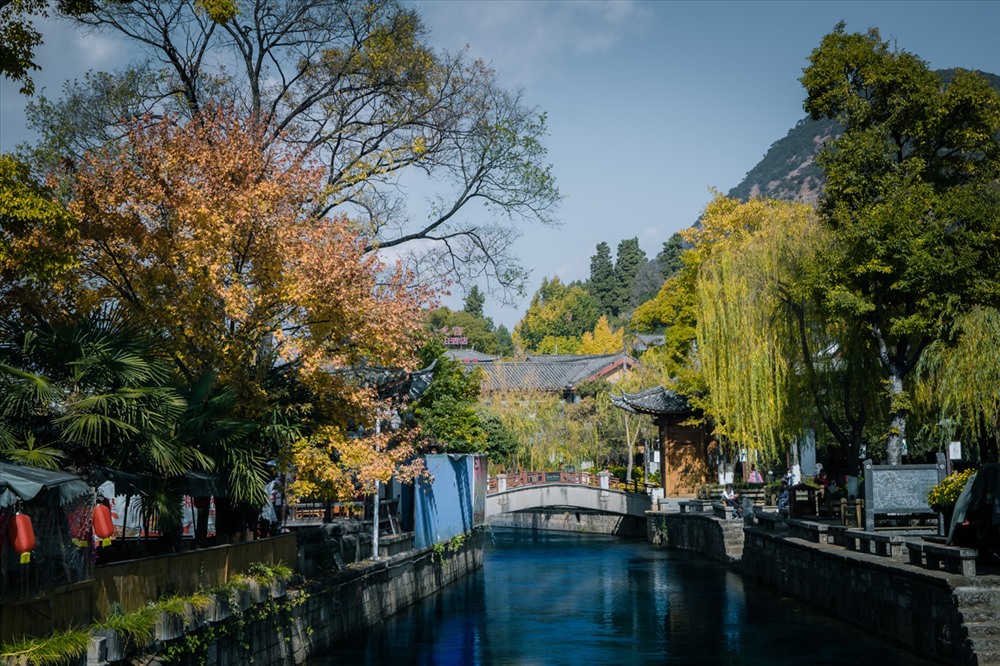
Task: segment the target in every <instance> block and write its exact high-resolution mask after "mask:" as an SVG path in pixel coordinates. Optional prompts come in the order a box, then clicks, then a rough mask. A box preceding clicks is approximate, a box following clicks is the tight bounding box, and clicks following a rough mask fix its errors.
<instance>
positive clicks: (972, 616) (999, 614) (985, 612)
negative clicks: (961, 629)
mask: <svg viewBox="0 0 1000 666" xmlns="http://www.w3.org/2000/svg"><path fill="white" fill-rule="evenodd" d="M959 611H960V612H961V614H962V620H963V621H964V622H965V623H966V624H968V623H975V622H992V623H995V624H996V623H1000V610H997V609H996V608H991V607H989V606H967V605H964V604H963V605H961V606H959Z"/></svg>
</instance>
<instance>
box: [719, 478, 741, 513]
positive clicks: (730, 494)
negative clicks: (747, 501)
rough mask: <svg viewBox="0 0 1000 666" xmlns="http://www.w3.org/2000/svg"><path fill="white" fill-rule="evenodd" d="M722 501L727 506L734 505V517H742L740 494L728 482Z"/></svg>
mask: <svg viewBox="0 0 1000 666" xmlns="http://www.w3.org/2000/svg"><path fill="white" fill-rule="evenodd" d="M722 503H723V504H725V505H726V506H729V507H732V509H733V518H739V517H740V502H739V496H738V495H737V494H736V491H735V490H733V486H732V485H731V484H726V487H725V489H723V491H722Z"/></svg>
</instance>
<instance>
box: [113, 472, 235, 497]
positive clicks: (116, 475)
mask: <svg viewBox="0 0 1000 666" xmlns="http://www.w3.org/2000/svg"><path fill="white" fill-rule="evenodd" d="M94 479H95V480H97V481H99V482H103V481H111V482H112V483H114V484H115V492H116V493H118V494H119V495H147V494H149V493H152V492H155V491H156V490H157V489H158V488H160V487H161V486H162V485H163V484H164V483H166V484H168V485H169V486H170V487H171V488H173V489H174V490H178V491H180V492H182V493H183V494H185V495H190V496H191V497H227V496H228V495H229V490H228V488H227V487H226V483H225V482H224V481H222V480H220V479H219V478H218V477H217V476H215V475H214V474H209V473H207V472H193V471H192V472H186V473H184V474H181V475H180V476H171V477H167V478H165V479H164V478H161V477H157V476H151V475H149V474H135V473H132V472H122V471H121V470H117V469H109V468H107V467H96V468H95V469H94Z"/></svg>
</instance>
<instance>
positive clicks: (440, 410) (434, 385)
mask: <svg viewBox="0 0 1000 666" xmlns="http://www.w3.org/2000/svg"><path fill="white" fill-rule="evenodd" d="M481 372H482V371H480V370H478V369H477V370H474V371H472V372H466V371H465V368H463V367H462V363H460V362H458V361H456V360H454V359H451V358H448V357H447V356H444V355H441V356H438V358H437V359H436V364H435V366H434V379H433V381H431V385H430V386H429V387H427V390H426V391H425V392H424V394H423V395H422V396H420V399H419V400H418V401H417V403H416V404H415V405H414V407H413V413H414V415H415V416H416V419H417V424H418V425H419V426H420V437H421V439H422V440H424V442H425V446H426V445H431V446H435V447H436V448H440V449H441V450H442V451H443V452H453V453H476V452H482V451H484V450H486V443H487V433H486V430H484V428H483V425H482V423H481V422H480V416H479V412H478V411H477V403H478V402H479V386H480V383H481V381H482V376H481Z"/></svg>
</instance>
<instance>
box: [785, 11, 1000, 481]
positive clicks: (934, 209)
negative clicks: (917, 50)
mask: <svg viewBox="0 0 1000 666" xmlns="http://www.w3.org/2000/svg"><path fill="white" fill-rule="evenodd" d="M809 60H810V64H809V66H808V67H807V68H806V69H805V72H804V75H803V77H802V84H803V86H804V87H805V89H806V92H807V97H806V101H805V109H806V111H808V112H809V114H810V115H811V116H812V118H814V119H819V118H824V117H825V118H835V119H837V120H838V122H840V124H841V125H842V126H843V127H844V133H843V135H842V136H841V137H840V138H838V139H835V140H833V141H831V142H830V144H829V145H828V146H827V147H826V148H825V149H824V150H823V151H822V153H821V155H820V164H821V166H822V167H823V169H824V172H825V175H826V179H827V186H826V190H825V193H824V196H823V198H822V202H821V209H822V212H823V217H824V220H825V221H826V223H827V225H828V226H829V227H830V228H831V229H832V230H833V232H834V234H835V237H836V242H835V243H834V245H833V247H832V250H831V252H829V253H828V255H827V256H826V257H825V259H826V271H825V275H826V278H827V279H826V281H825V283H824V284H822V285H821V286H820V287H819V289H818V291H819V293H820V294H821V295H822V296H821V297H822V299H823V301H824V304H825V307H826V308H827V309H828V311H829V312H830V313H832V314H833V315H835V316H838V317H842V318H844V320H845V321H847V322H848V326H849V327H854V328H857V329H862V330H866V331H868V332H869V333H870V334H871V336H872V340H873V341H874V344H875V349H876V353H877V358H878V360H879V363H880V365H881V367H882V371H883V373H884V377H885V381H886V385H887V390H888V398H889V403H890V406H889V408H888V409H889V419H888V420H889V425H888V431H887V433H886V446H887V455H888V460H889V462H890V463H893V464H896V463H899V462H900V460H901V454H902V444H903V439H904V437H905V436H906V419H907V414H908V413H909V411H910V391H909V389H908V387H907V382H908V377H909V375H910V372H911V370H913V368H914V367H915V366H916V364H917V363H918V362H919V360H920V357H921V355H922V354H923V352H924V350H925V349H927V347H928V346H929V345H930V344H931V343H932V342H933V341H934V340H935V339H938V338H940V337H946V336H947V335H949V333H950V332H951V331H952V329H953V328H954V323H955V320H956V317H957V316H959V315H960V314H961V313H963V312H966V311H968V310H969V309H970V308H971V307H974V306H975V305H977V304H987V305H989V304H996V303H997V301H998V299H1000V255H998V252H1000V249H998V244H997V243H996V238H997V235H998V233H1000V215H998V210H1000V207H998V205H997V203H998V201H1000V192H998V187H997V181H996V179H997V177H998V175H1000V140H998V138H997V137H998V136H1000V95H998V93H996V92H995V91H993V90H992V89H991V88H990V87H989V85H988V84H987V83H986V82H985V81H984V80H983V79H982V78H981V77H979V76H977V75H975V74H972V73H970V72H958V73H957V74H956V75H955V77H954V79H952V81H951V82H950V83H948V84H946V85H944V84H942V82H941V81H940V80H939V79H938V78H937V77H936V76H935V75H934V73H933V72H931V71H930V70H929V69H928V67H927V65H926V63H924V62H923V61H922V60H921V59H920V58H918V57H917V56H915V55H913V54H910V53H907V52H906V51H894V50H891V49H890V47H889V44H888V43H886V42H883V41H882V40H881V38H880V36H879V33H878V31H877V30H876V29H872V30H869V31H868V33H866V34H847V33H845V30H844V24H843V23H841V24H839V25H838V26H837V27H836V28H835V29H834V31H833V32H831V33H830V34H828V35H826V36H825V37H824V38H823V40H822V42H821V44H820V46H819V47H818V48H816V49H815V50H814V51H813V53H812V55H811V56H810V58H809Z"/></svg>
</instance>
